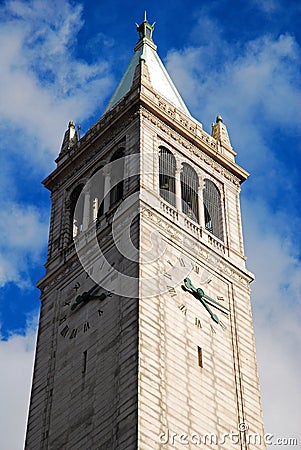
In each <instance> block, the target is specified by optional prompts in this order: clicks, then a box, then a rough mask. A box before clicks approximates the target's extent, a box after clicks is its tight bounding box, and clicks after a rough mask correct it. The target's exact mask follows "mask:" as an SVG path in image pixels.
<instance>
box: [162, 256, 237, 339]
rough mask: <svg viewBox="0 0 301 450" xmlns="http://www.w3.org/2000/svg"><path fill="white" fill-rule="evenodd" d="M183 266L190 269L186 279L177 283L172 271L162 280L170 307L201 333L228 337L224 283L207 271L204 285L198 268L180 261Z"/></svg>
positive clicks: (227, 300) (188, 262)
mask: <svg viewBox="0 0 301 450" xmlns="http://www.w3.org/2000/svg"><path fill="white" fill-rule="evenodd" d="M184 261H185V266H188V267H189V268H190V274H189V277H187V276H186V277H183V278H181V280H180V282H179V281H178V278H177V277H178V276H179V275H181V273H179V272H175V273H174V274H173V275H176V276H174V277H171V278H170V279H169V280H168V281H166V290H167V294H168V296H169V297H170V298H171V299H172V300H173V302H174V307H175V308H177V309H178V312H179V313H180V314H182V316H184V317H185V319H186V320H188V321H189V323H190V324H191V327H194V328H198V329H199V330H203V331H204V332H206V334H210V335H212V336H214V335H216V334H219V333H222V334H229V319H230V310H229V295H228V288H227V285H226V283H224V282H222V281H221V280H219V279H218V278H217V277H216V276H215V275H213V274H212V273H210V272H209V271H208V274H209V275H210V276H208V278H207V277H206V280H207V281H206V282H204V281H203V279H202V274H203V273H204V271H203V269H202V267H200V265H199V264H198V263H195V262H193V261H192V260H191V259H189V258H186V259H184Z"/></svg>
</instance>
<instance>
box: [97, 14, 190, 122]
mask: <svg viewBox="0 0 301 450" xmlns="http://www.w3.org/2000/svg"><path fill="white" fill-rule="evenodd" d="M153 30H154V24H153V25H150V24H149V22H148V21H147V19H146V14H145V16H144V21H143V22H142V24H141V25H137V31H138V33H139V41H138V43H137V45H136V47H135V49H134V50H135V53H134V55H133V57H132V59H131V61H130V64H129V65H128V67H127V69H126V71H125V73H124V75H123V77H122V79H121V81H120V83H119V85H118V86H117V89H116V90H115V92H114V94H113V96H112V98H111V100H110V101H109V104H108V106H107V107H106V109H105V112H107V111H108V110H110V109H111V108H113V106H115V105H116V103H118V102H119V100H121V99H122V97H124V95H125V94H127V93H128V92H129V90H130V89H131V86H132V83H133V79H134V74H135V70H136V67H137V65H138V64H139V62H140V61H141V60H143V61H144V62H145V63H146V65H147V68H148V72H149V77H150V81H151V85H152V87H153V89H154V90H155V91H156V92H158V94H160V95H161V96H162V97H163V98H165V99H166V100H167V101H168V102H169V103H171V104H173V105H174V106H175V107H176V108H178V109H179V110H181V111H182V112H184V113H185V114H187V115H189V116H190V113H189V111H188V109H187V107H186V105H185V103H184V101H183V99H182V98H181V96H180V94H179V92H178V90H177V88H176V87H175V85H174V83H173V81H172V80H171V78H170V76H169V75H168V73H167V70H166V69H165V67H164V65H163V63H162V61H161V59H160V58H159V56H158V54H157V46H156V45H155V44H154V41H153V39H152V33H153Z"/></svg>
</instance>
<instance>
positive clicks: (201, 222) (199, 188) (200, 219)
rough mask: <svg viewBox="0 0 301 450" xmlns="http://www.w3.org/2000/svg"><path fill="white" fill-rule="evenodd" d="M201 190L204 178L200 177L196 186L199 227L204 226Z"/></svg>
mask: <svg viewBox="0 0 301 450" xmlns="http://www.w3.org/2000/svg"><path fill="white" fill-rule="evenodd" d="M203 191H204V180H203V178H200V183H199V187H198V210H199V224H200V226H201V228H205V218H204V199H203Z"/></svg>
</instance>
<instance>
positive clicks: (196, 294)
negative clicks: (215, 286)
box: [184, 278, 227, 323]
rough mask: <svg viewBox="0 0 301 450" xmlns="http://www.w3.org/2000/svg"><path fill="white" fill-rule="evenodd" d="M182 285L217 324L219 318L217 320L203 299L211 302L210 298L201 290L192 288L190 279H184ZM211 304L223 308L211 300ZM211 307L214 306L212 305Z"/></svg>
mask: <svg viewBox="0 0 301 450" xmlns="http://www.w3.org/2000/svg"><path fill="white" fill-rule="evenodd" d="M184 283H185V287H186V289H187V290H189V291H190V292H191V293H192V294H193V296H194V297H195V298H197V299H198V300H199V301H200V302H201V303H202V305H203V306H204V308H205V309H206V311H207V312H208V313H209V314H210V317H211V318H212V320H214V322H215V323H219V318H218V316H217V315H216V314H214V313H213V312H212V311H211V309H210V307H209V305H208V303H207V301H206V300H205V298H207V299H209V300H213V299H211V297H209V296H208V295H206V294H205V292H204V291H203V289H201V288H195V287H194V286H193V284H192V283H191V280H190V278H185V279H184ZM213 303H217V304H218V306H220V307H221V308H223V305H220V304H219V303H218V302H215V301H214V300H213ZM212 306H215V305H212ZM226 309H227V308H226Z"/></svg>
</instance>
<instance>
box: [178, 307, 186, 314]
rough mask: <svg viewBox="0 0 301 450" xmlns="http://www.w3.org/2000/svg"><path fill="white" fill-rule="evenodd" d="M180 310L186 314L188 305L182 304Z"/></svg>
mask: <svg viewBox="0 0 301 450" xmlns="http://www.w3.org/2000/svg"><path fill="white" fill-rule="evenodd" d="M179 310H180V311H182V313H183V314H184V316H186V313H187V308H186V305H180V306H179Z"/></svg>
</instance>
